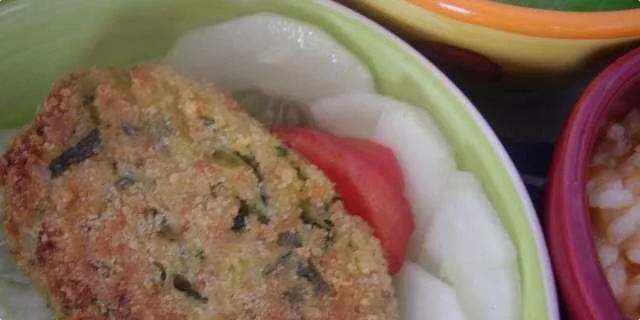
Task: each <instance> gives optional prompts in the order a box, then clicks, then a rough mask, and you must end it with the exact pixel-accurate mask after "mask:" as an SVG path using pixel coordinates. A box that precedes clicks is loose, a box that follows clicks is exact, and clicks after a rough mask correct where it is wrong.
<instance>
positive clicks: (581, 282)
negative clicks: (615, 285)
mask: <svg viewBox="0 0 640 320" xmlns="http://www.w3.org/2000/svg"><path fill="white" fill-rule="evenodd" d="M638 76H640V48H637V49H635V50H632V51H631V52H629V53H627V54H626V55H624V56H622V57H621V58H619V59H618V60H616V61H615V62H614V63H613V64H611V65H610V66H609V67H607V68H606V69H605V70H604V71H603V72H602V73H600V75H598V76H597V77H596V78H595V79H594V80H593V81H592V82H591V84H590V85H589V86H588V87H587V89H586V91H585V92H584V93H583V95H582V96H581V98H580V99H579V100H578V102H577V104H576V105H575V108H574V110H573V112H572V114H571V116H570V118H569V120H568V122H567V124H566V126H565V129H564V131H563V133H562V135H561V138H560V140H559V141H558V144H557V145H556V151H555V154H554V159H553V162H552V167H551V171H550V176H549V185H548V188H547V197H546V210H545V211H546V215H547V216H546V221H547V226H546V227H547V228H546V229H547V236H548V237H549V243H550V251H551V252H550V253H551V259H552V262H553V264H554V268H555V270H556V276H557V278H558V279H557V280H558V284H559V288H560V290H561V292H562V295H563V297H564V299H565V302H566V303H567V305H568V307H569V311H570V313H571V314H572V315H573V317H575V318H576V319H581V320H582V319H598V320H604V319H606V320H618V319H625V317H624V316H623V314H622V312H621V311H620V309H619V307H618V303H617V301H616V299H615V298H614V296H613V293H612V292H611V290H610V288H609V285H608V282H607V279H606V276H605V274H604V272H603V271H602V268H601V267H600V262H599V259H598V255H597V252H596V249H595V244H594V241H593V238H592V234H591V223H590V218H589V214H588V204H587V197H586V190H585V189H586V181H587V179H586V172H587V166H588V161H589V158H590V155H591V150H592V148H593V146H594V144H595V140H596V138H597V134H598V132H597V131H598V123H599V120H600V119H601V118H602V117H603V116H604V115H605V114H606V112H607V111H608V110H609V105H610V103H611V102H612V100H613V99H614V98H615V97H616V96H617V95H618V94H619V93H620V90H622V89H623V88H624V85H625V84H626V83H628V82H629V81H630V80H631V79H634V78H635V77H638Z"/></svg>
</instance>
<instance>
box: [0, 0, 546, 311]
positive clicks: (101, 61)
mask: <svg viewBox="0 0 640 320" xmlns="http://www.w3.org/2000/svg"><path fill="white" fill-rule="evenodd" d="M259 11H272V12H276V13H280V14H283V15H287V16H290V17H292V18H297V19H300V20H304V21H307V22H309V23H312V24H315V25H317V26H319V27H320V28H322V29H324V30H325V31H327V32H328V33H329V34H331V35H332V36H334V37H335V38H336V39H338V40H339V41H340V42H342V43H343V44H344V45H345V46H346V47H347V48H348V49H350V50H351V51H352V52H354V53H355V54H356V55H357V56H359V57H360V58H361V59H362V61H363V62H365V63H366V64H367V65H368V66H369V67H370V68H371V71H372V73H373V74H374V78H375V82H376V85H377V88H378V90H379V91H380V92H381V93H383V94H387V95H390V96H393V97H395V98H397V99H400V100H404V101H406V102H408V103H411V104H414V105H417V106H421V107H424V108H425V109H427V110H428V111H429V112H430V113H431V115H432V116H433V118H434V120H435V121H436V122H437V123H438V125H439V126H440V129H441V130H442V131H443V133H444V134H445V136H446V137H447V138H448V140H449V142H450V143H451V145H452V146H453V148H454V150H455V156H456V159H457V161H458V164H459V166H460V167H461V168H462V169H465V170H470V171H472V172H473V173H474V174H475V175H476V176H477V177H478V179H479V180H480V181H481V183H482V185H483V187H484V189H485V191H486V193H487V195H488V197H489V198H490V200H491V201H492V203H493V205H494V206H495V208H496V210H497V211H498V213H499V215H500V218H501V219H502V221H503V223H504V225H505V226H506V228H507V230H508V232H509V234H510V236H511V238H512V240H513V242H514V245H515V246H516V248H517V250H518V263H519V270H520V277H521V280H522V290H523V302H522V303H523V318H522V319H523V320H545V319H554V320H555V319H557V318H558V315H557V302H556V299H555V288H554V284H553V281H552V275H551V269H550V266H549V260H548V255H547V252H546V247H545V244H544V240H543V237H542V233H541V231H540V226H539V225H538V221H537V218H536V215H535V212H534V211H533V208H532V206H531V203H530V200H529V199H528V197H527V195H526V192H525V191H524V187H523V185H522V183H521V181H520V180H519V178H518V177H517V173H516V171H515V169H514V167H513V164H512V163H511V161H510V160H509V159H508V157H507V155H506V152H505V151H504V149H503V148H502V146H501V145H500V143H499V142H498V140H497V139H496V137H495V135H494V134H493V133H492V132H491V129H490V128H489V127H488V126H487V124H486V122H485V121H484V120H483V119H482V117H481V116H480V115H479V114H478V112H477V111H476V110H475V109H474V108H473V107H472V106H471V104H470V103H469V102H468V101H467V100H466V98H465V97H464V96H462V94H461V93H460V92H459V91H458V90H457V89H456V88H455V87H454V86H453V84H452V83H451V82H449V81H448V80H447V79H446V78H445V77H444V76H443V75H442V74H441V73H440V72H439V71H438V70H437V69H435V68H434V67H433V66H432V65H431V64H429V63H427V62H426V61H425V60H423V58H422V57H421V56H419V55H418V54H417V53H415V52H414V51H413V50H412V49H410V48H409V47H408V46H407V45H405V44H404V43H402V42H400V41H398V40H397V39H396V38H394V37H393V36H391V35H390V34H389V33H387V32H386V31H384V30H383V29H381V28H379V27H378V26H377V25H374V24H373V23H370V22H368V21H366V20H364V19H362V18H360V17H359V16H357V15H355V14H352V13H350V11H347V10H344V9H340V8H339V7H338V6H337V5H334V4H332V2H330V1H321V0H314V1H312V0H180V1H176V0H12V1H6V0H5V1H3V2H0V17H1V18H0V44H2V45H0V75H1V76H0V77H1V78H2V79H1V80H0V81H1V82H0V115H1V116H0V128H7V127H16V126H20V125H22V124H24V123H26V122H27V121H29V120H30V119H31V118H32V116H33V114H34V112H35V110H36V106H37V105H38V103H39V102H40V101H41V99H42V98H43V97H44V96H45V95H46V93H47V91H48V90H49V89H50V87H51V85H52V83H53V81H54V80H55V79H56V78H59V77H61V76H63V75H65V74H67V73H68V72H70V71H72V70H74V69H77V68H82V67H89V66H107V65H116V66H126V65H131V64H134V63H139V62H144V61H152V60H154V59H157V58H160V57H161V56H162V55H163V54H164V53H165V52H166V51H167V50H168V49H169V48H170V47H171V45H172V44H173V43H174V41H175V40H176V39H177V38H178V37H179V36H180V35H181V34H183V33H184V32H186V31H188V30H191V29H193V28H197V27H200V26H204V25H210V24H213V23H216V22H220V21H223V20H227V19H231V18H234V17H237V16H240V15H245V14H250V13H255V12H259ZM1 254H2V253H0V255H1ZM1 279H2V275H0V280H1ZM4 288H5V286H4V285H3V284H0V296H2V297H4V296H5V295H6V294H7V293H6V292H4V293H3V292H2V290H3V289H4ZM16 307H19V305H12V304H11V303H8V302H7V301H6V300H5V299H0V315H2V316H1V317H4V319H5V320H14V319H22V318H21V317H19V316H15V312H16ZM11 315H14V316H11Z"/></svg>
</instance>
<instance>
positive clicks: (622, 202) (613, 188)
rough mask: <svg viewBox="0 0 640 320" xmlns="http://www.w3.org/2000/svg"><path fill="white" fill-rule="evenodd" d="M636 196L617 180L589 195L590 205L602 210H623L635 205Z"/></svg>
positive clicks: (620, 180)
mask: <svg viewBox="0 0 640 320" xmlns="http://www.w3.org/2000/svg"><path fill="white" fill-rule="evenodd" d="M633 200H634V194H633V192H631V190H628V189H626V188H625V187H624V184H623V183H622V179H620V178H617V179H615V180H612V181H609V182H608V183H607V184H605V185H602V186H600V187H598V188H596V189H595V190H594V191H593V192H592V193H590V194H589V205H590V206H591V207H594V208H601V209H613V210H616V209H622V208H625V207H628V206H630V205H632V204H633Z"/></svg>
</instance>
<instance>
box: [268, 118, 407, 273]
mask: <svg viewBox="0 0 640 320" xmlns="http://www.w3.org/2000/svg"><path fill="white" fill-rule="evenodd" d="M275 134H276V136H278V137H279V138H280V139H281V140H282V141H283V142H284V143H285V144H286V145H288V146H289V147H290V148H292V149H293V150H295V151H296V152H298V153H299V154H300V155H301V156H302V157H304V158H305V159H307V160H308V161H309V162H311V163H312V164H314V165H315V166H316V167H318V169H320V170H321V171H322V172H323V173H324V174H325V175H326V176H327V177H328V178H329V179H331V181H333V183H334V184H335V189H336V192H337V193H338V194H339V195H340V196H341V197H342V200H343V203H344V206H345V209H346V210H347V211H348V212H349V213H351V214H353V215H357V216H359V217H361V218H362V219H363V220H364V221H365V222H367V223H368V224H369V226H370V227H371V228H372V230H373V233H374V235H375V236H376V237H377V238H378V239H379V240H380V243H381V244H382V248H383V249H384V251H385V255H386V258H387V261H388V263H389V272H390V273H391V274H395V273H396V272H398V271H399V270H400V268H401V267H402V263H403V262H404V259H405V256H406V252H407V247H408V244H409V239H410V237H411V234H412V232H413V230H414V229H415V224H414V220H413V215H412V213H411V209H410V207H409V203H408V202H407V200H406V198H405V196H404V179H403V175H402V170H401V169H400V166H399V165H398V162H397V160H396V158H395V156H394V155H393V152H392V151H391V150H389V149H388V148H386V147H385V146H382V145H379V144H377V143H375V142H372V141H367V140H354V139H342V138H338V137H335V136H332V135H330V134H327V133H323V132H319V131H315V130H311V129H304V128H288V129H279V130H276V131H275Z"/></svg>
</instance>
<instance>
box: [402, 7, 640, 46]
mask: <svg viewBox="0 0 640 320" xmlns="http://www.w3.org/2000/svg"><path fill="white" fill-rule="evenodd" d="M408 1H409V2H410V3H413V4H414V5H417V6H419V7H421V8H423V9H426V10H428V11H431V12H434V13H437V14H440V15H443V16H447V17H449V18H453V19H456V20H459V21H463V22H467V23H471V24H476V25H482V26H484V27H488V28H491V29H498V30H502V31H507V32H511V33H518V34H525V35H530V36H536V37H545V38H574V39H620V38H640V9H627V10H618V11H599V12H575V11H571V12H570V11H553V10H544V9H536V8H528V7H521V6H516V5H512V4H505V3H500V2H497V1H494V0H473V1H469V0H408Z"/></svg>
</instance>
